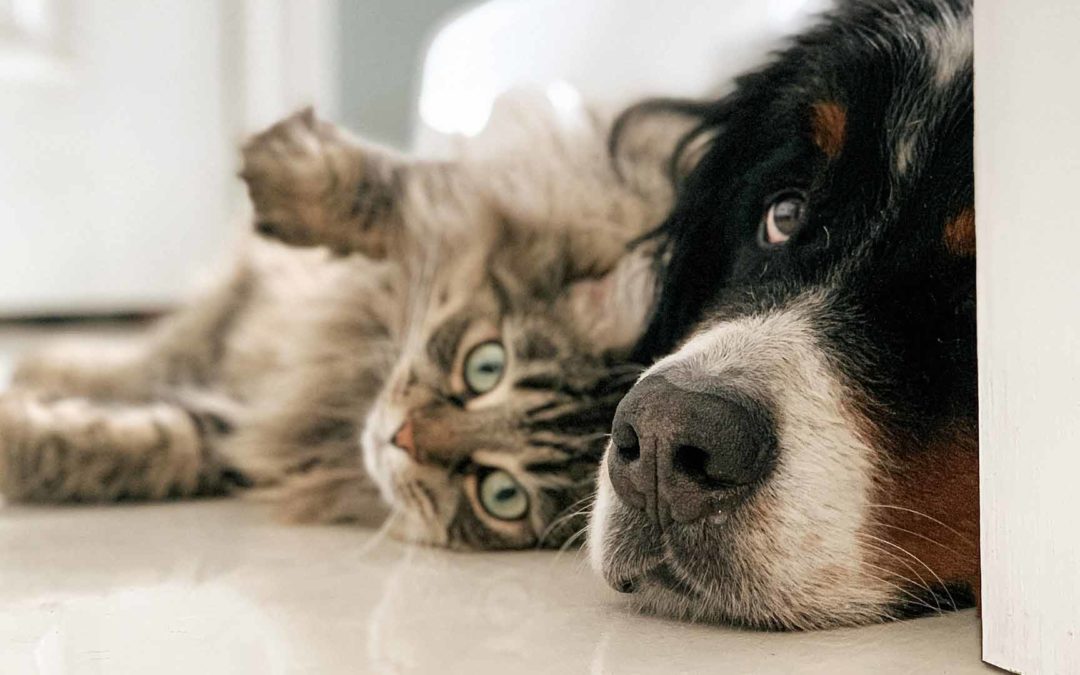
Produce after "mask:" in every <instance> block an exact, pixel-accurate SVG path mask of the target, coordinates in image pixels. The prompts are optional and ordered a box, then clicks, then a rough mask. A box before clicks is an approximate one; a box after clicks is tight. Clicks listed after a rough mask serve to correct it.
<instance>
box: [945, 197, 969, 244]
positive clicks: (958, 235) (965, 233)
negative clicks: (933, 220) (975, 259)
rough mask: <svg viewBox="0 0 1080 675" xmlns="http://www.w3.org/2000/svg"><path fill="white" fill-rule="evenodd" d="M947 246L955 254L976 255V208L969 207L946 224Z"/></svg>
mask: <svg viewBox="0 0 1080 675" xmlns="http://www.w3.org/2000/svg"><path fill="white" fill-rule="evenodd" d="M945 248H946V249H948V251H949V253H952V254H953V255H959V256H973V255H975V209H973V208H971V207H970V206H969V207H967V208H966V209H964V210H963V211H961V212H960V213H959V214H958V215H957V216H956V217H955V218H953V219H952V220H950V221H949V222H948V223H947V224H946V225H945Z"/></svg>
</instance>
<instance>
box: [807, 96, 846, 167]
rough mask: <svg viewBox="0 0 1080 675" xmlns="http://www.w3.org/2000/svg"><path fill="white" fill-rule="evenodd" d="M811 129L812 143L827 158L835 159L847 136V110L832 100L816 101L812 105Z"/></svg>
mask: <svg viewBox="0 0 1080 675" xmlns="http://www.w3.org/2000/svg"><path fill="white" fill-rule="evenodd" d="M812 108H813V114H812V119H811V131H812V133H813V139H814V144H815V145H817V146H818V147H819V148H821V150H822V152H824V153H825V155H826V156H827V157H828V158H829V159H836V157H837V155H839V154H840V151H841V150H842V149H843V148H844V139H845V137H846V136H847V110H846V109H845V108H844V106H842V105H840V104H839V103H836V102H834V101H818V102H817V103H815V104H814V105H813V106H812Z"/></svg>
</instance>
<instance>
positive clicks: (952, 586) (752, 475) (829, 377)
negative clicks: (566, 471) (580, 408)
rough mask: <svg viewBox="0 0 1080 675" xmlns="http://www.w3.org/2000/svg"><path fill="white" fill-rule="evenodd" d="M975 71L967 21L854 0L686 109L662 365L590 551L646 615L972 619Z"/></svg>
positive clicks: (621, 453)
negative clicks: (685, 161) (685, 167)
mask: <svg viewBox="0 0 1080 675" xmlns="http://www.w3.org/2000/svg"><path fill="white" fill-rule="evenodd" d="M971 58H972V25H971V3H970V0H855V1H850V2H845V3H842V4H841V5H840V6H839V7H838V8H837V9H836V10H835V11H834V12H832V13H831V14H829V15H827V16H826V17H824V19H823V20H822V22H821V23H820V24H819V25H817V26H816V27H814V28H812V29H811V30H809V31H807V32H805V33H804V34H802V35H800V36H798V37H797V38H796V39H795V40H794V41H793V43H792V44H791V45H790V46H789V47H788V48H787V49H786V50H785V51H783V52H781V53H779V54H778V55H777V56H776V57H775V58H774V59H773V61H772V62H771V64H769V65H767V66H766V67H765V68H764V69H762V70H760V71H758V72H755V73H752V74H750V75H747V76H745V77H743V78H741V79H740V80H739V81H738V83H737V86H736V89H735V91H734V92H733V93H732V94H731V95H729V96H727V97H725V98H723V99H721V100H719V101H715V102H711V103H707V104H701V105H697V106H692V105H689V104H672V105H673V106H674V107H676V108H678V109H680V110H682V111H683V112H685V111H687V110H691V111H692V112H694V113H695V114H697V115H699V116H700V120H701V124H700V127H699V128H698V129H697V131H696V132H695V133H694V134H692V135H691V136H690V137H688V138H687V139H685V142H684V144H683V146H682V147H683V149H684V151H685V150H686V149H687V148H693V147H698V146H700V143H701V142H702V141H704V142H705V143H706V146H705V148H704V151H703V154H702V156H701V159H700V161H699V162H698V163H697V165H696V168H695V169H694V171H693V172H692V173H691V174H690V175H689V176H688V177H687V178H686V179H685V180H684V181H683V182H682V183H681V185H680V197H679V200H678V203H677V205H676V207H675V209H674V211H673V212H672V213H671V215H670V217H669V218H668V219H667V220H666V222H665V223H664V224H663V225H662V226H661V227H660V229H659V231H658V236H660V237H661V238H662V240H663V241H664V242H665V244H666V254H667V256H669V257H668V258H666V262H665V263H664V265H663V269H662V273H661V288H660V291H659V296H658V300H657V311H656V315H655V318H654V320H653V323H652V325H651V328H650V329H649V331H648V333H647V335H646V336H645V338H644V340H643V342H642V343H641V345H640V349H639V351H640V355H641V356H642V357H643V358H647V359H655V358H657V357H660V356H663V355H665V354H666V355H667V356H664V357H663V358H660V360H659V361H656V363H655V364H654V365H653V366H652V367H651V368H650V369H648V371H647V372H646V373H645V374H644V375H643V376H642V378H641V379H640V380H639V381H638V383H637V385H636V386H635V387H634V389H633V390H632V391H631V392H630V394H629V395H628V396H627V397H626V398H625V399H624V400H623V402H622V403H621V405H620V407H619V411H618V413H617V415H616V418H615V421H614V425H613V432H612V443H611V444H610V446H609V448H608V451H607V454H606V457H605V460H604V464H603V466H602V467H601V471H600V481H599V487H598V495H597V500H596V504H595V507H594V509H593V513H592V516H591V523H590V532H589V548H590V555H591V559H592V562H593V565H594V566H595V567H596V568H597V569H598V570H599V571H600V572H601V573H602V574H603V575H604V577H605V578H606V579H607V581H608V582H609V583H610V584H611V585H613V586H614V587H616V588H617V589H619V590H621V591H624V592H630V593H632V594H633V596H632V597H634V598H636V599H637V600H638V602H639V603H640V606H641V607H642V608H643V609H645V610H648V611H656V612H660V613H665V614H671V615H676V616H681V617H683V618H690V619H697V620H707V621H724V622H731V623H736V624H740V625H747V626H755V627H763V628H778V629H805V628H820V627H828V626H835V625H845V624H858V623H867V622H875V621H883V620H889V619H893V618H899V617H903V616H910V615H912V614H914V613H921V612H924V611H935V612H936V611H941V610H948V609H953V608H958V607H963V606H970V605H971V604H973V603H974V602H975V601H976V597H977V592H978V583H979V572H978V539H979V533H978V450H977V442H976V424H977V412H976V409H977V399H976V396H977V395H976V368H975V283H974V282H975V278H974V273H975V255H974V249H975V234H974V210H973V203H974V201H973V198H974V187H973V174H972V135H973V121H972V112H973V111H972V108H973V96H972V60H971ZM653 107H655V106H653ZM648 110H649V106H646V107H645V108H643V109H642V111H643V112H642V114H646V113H647V111H648ZM630 114H631V115H633V114H634V113H630ZM627 121H628V122H630V121H632V120H629V118H628V120H627Z"/></svg>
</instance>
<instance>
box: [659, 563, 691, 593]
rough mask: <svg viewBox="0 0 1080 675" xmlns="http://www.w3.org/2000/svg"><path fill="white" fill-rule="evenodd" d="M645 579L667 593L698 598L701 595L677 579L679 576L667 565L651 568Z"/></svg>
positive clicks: (662, 564)
mask: <svg viewBox="0 0 1080 675" xmlns="http://www.w3.org/2000/svg"><path fill="white" fill-rule="evenodd" d="M645 577H646V578H647V579H648V580H649V581H651V582H653V583H655V584H657V585H659V586H662V587H663V588H666V589H667V590H669V591H672V592H674V593H678V594H679V595H684V596H690V597H698V596H700V595H701V593H700V592H699V591H698V590H697V589H696V588H694V587H693V586H691V585H690V584H688V583H686V582H685V581H683V580H682V579H681V578H679V576H678V575H676V574H675V570H673V569H671V567H670V566H669V565H668V564H667V563H661V564H660V565H657V566H656V567H654V568H652V569H651V570H649V572H648V573H647V574H646V575H645Z"/></svg>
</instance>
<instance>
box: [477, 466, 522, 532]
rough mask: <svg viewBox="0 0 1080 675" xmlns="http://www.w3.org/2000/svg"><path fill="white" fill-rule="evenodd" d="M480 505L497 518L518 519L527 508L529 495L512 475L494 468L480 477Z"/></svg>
mask: <svg viewBox="0 0 1080 675" xmlns="http://www.w3.org/2000/svg"><path fill="white" fill-rule="evenodd" d="M480 505H481V506H483V507H484V510H485V511H487V512H488V513H489V514H490V515H491V516H492V517H494V518H498V519H499V520H519V519H520V518H521V517H522V516H524V515H525V513H526V512H527V511H528V510H529V495H528V494H526V492H525V488H523V487H521V485H520V484H519V483H518V482H517V481H516V480H514V478H513V476H511V475H510V474H509V473H507V472H506V471H503V470H501V469H495V470H494V471H491V472H490V473H488V474H487V475H486V476H484V477H483V478H481V479H480Z"/></svg>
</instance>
